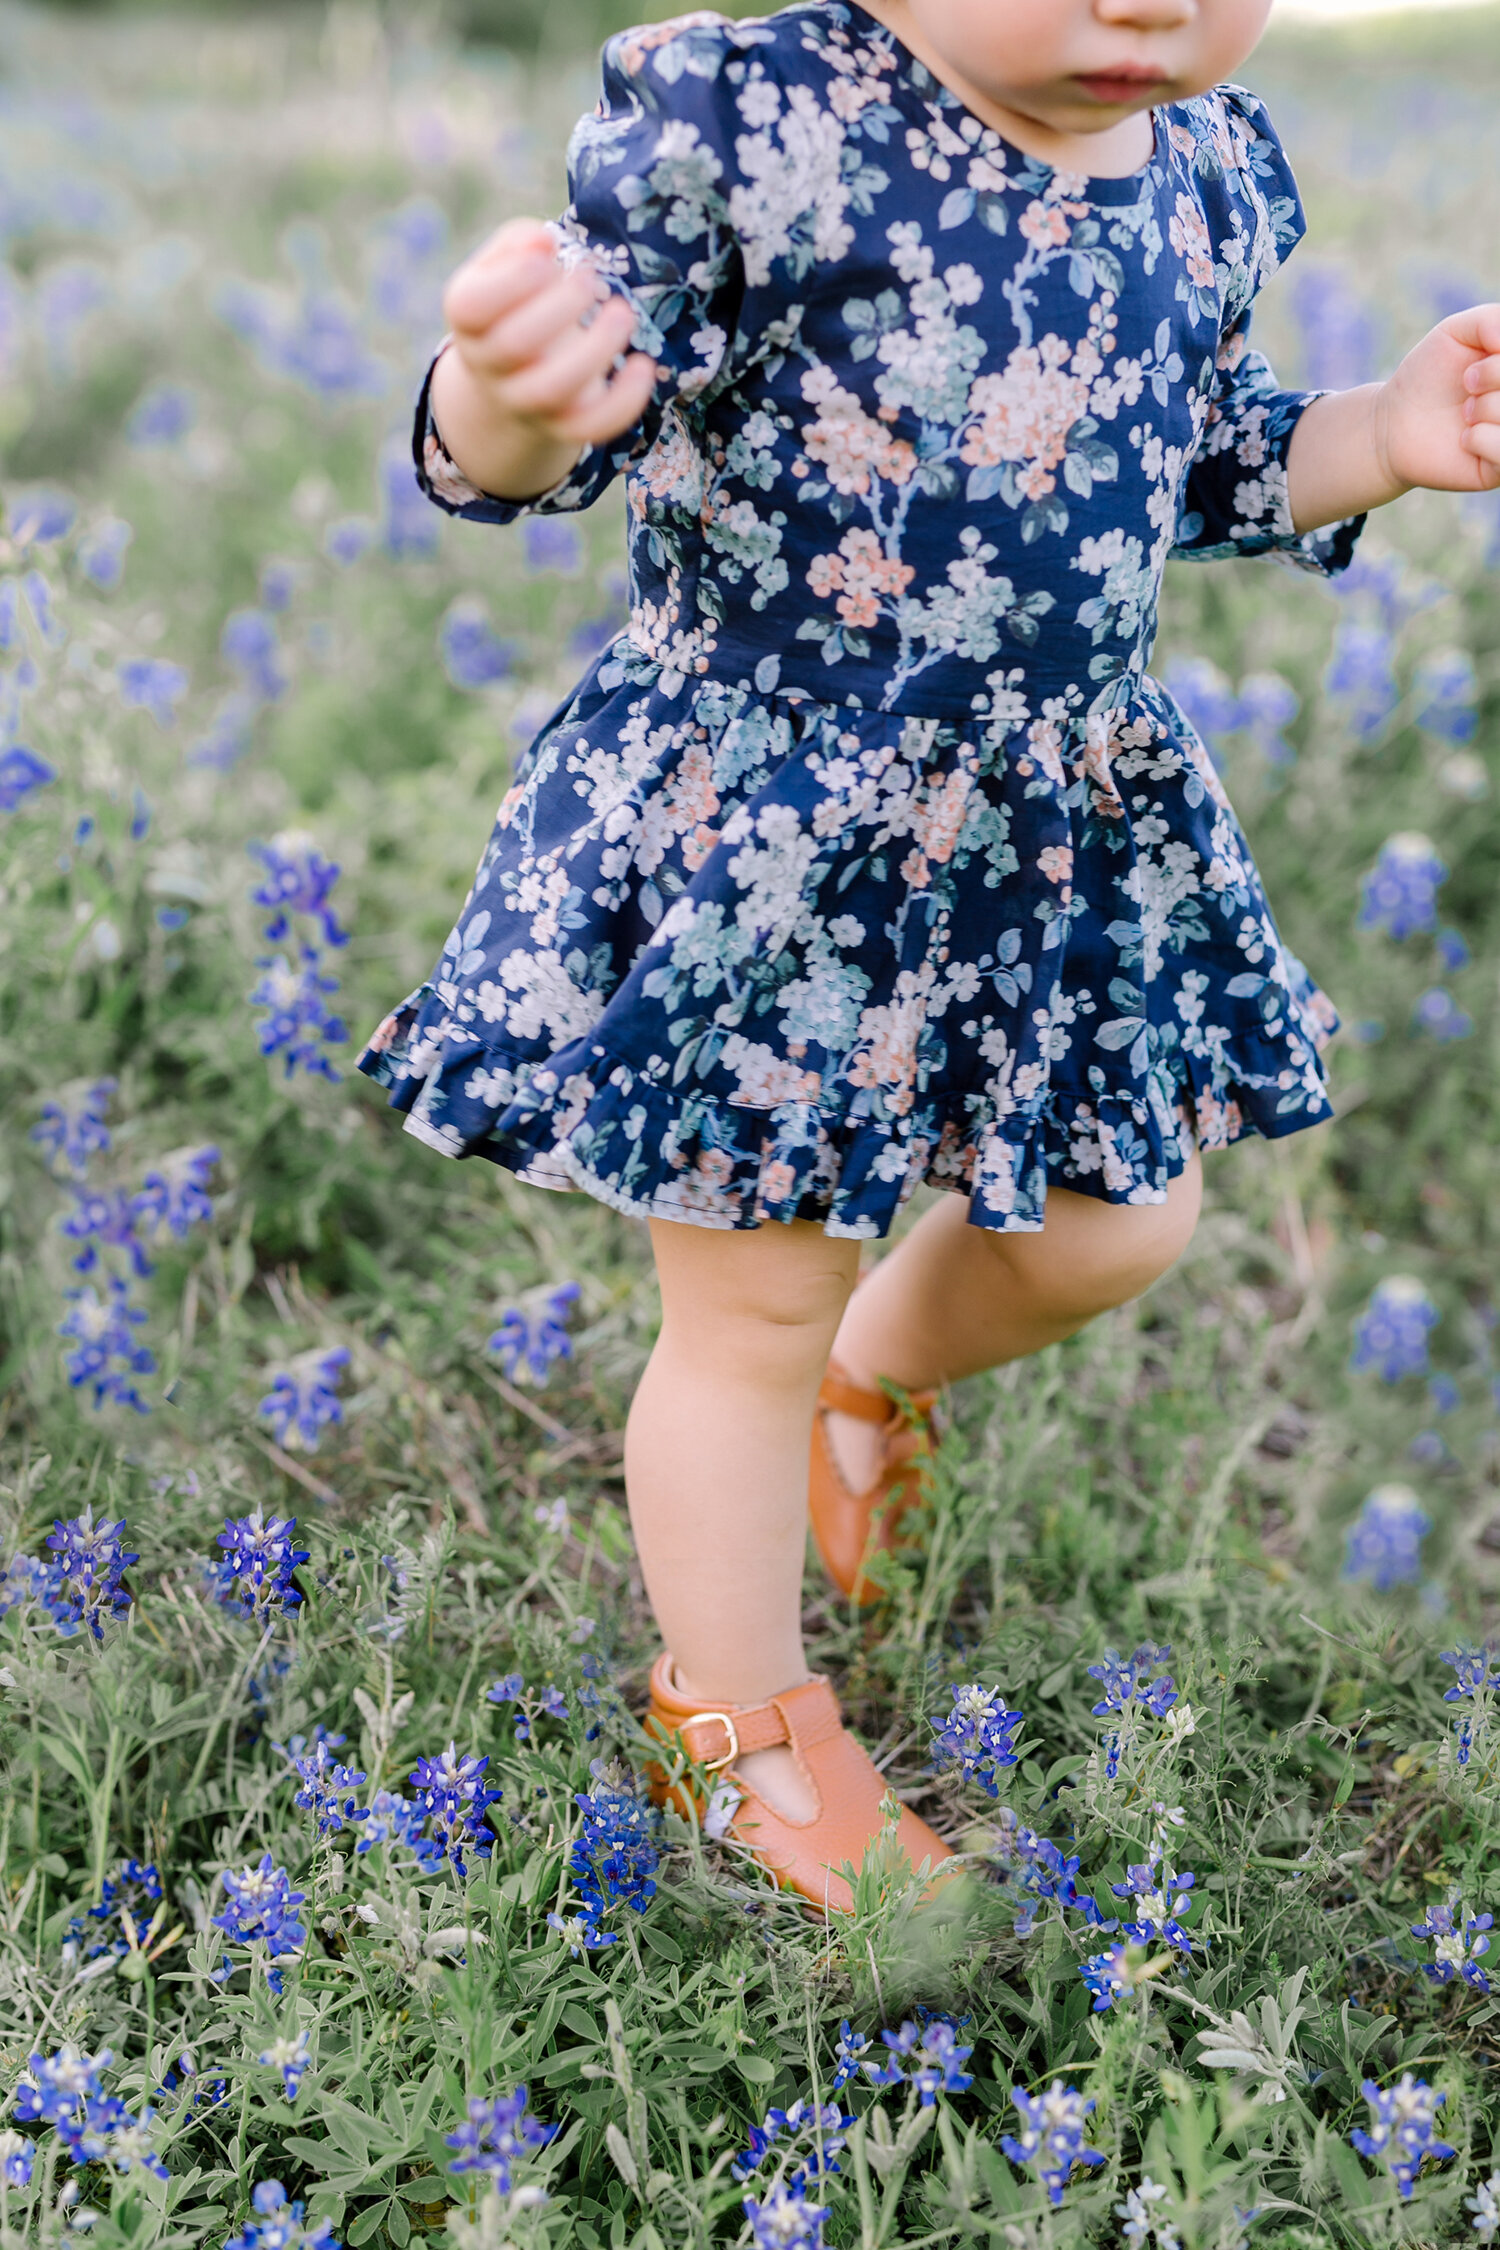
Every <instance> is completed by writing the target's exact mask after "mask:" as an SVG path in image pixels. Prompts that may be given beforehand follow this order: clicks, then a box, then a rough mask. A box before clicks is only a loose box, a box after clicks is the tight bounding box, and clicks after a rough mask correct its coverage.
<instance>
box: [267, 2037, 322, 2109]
mask: <svg viewBox="0 0 1500 2250" xmlns="http://www.w3.org/2000/svg"><path fill="white" fill-rule="evenodd" d="M257 2059H258V2060H259V2061H260V2062H261V2063H262V2064H264V2065H265V2067H266V2068H267V2069H268V2070H279V2071H280V2072H281V2090H282V2092H283V2093H284V2094H285V2096H286V2098H287V2100H288V2101H289V2102H294V2101H295V2100H296V2099H297V2096H298V2095H299V2094H300V2093H301V2091H302V2081H303V2079H304V2078H305V2077H306V2076H307V2073H308V2071H309V2070H310V2069H311V2068H312V2054H311V2051H310V2049H309V2047H308V2044H307V2033H306V2032H305V2031H299V2032H297V2033H296V2035H295V2036H294V2037H288V2038H285V2039H273V2040H272V2042H271V2044H270V2046H269V2047H267V2048H266V2049H265V2050H264V2051H263V2052H262V2054H261V2055H260V2056H259V2057H258V2058H257Z"/></svg>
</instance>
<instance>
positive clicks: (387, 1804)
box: [354, 1789, 424, 1852]
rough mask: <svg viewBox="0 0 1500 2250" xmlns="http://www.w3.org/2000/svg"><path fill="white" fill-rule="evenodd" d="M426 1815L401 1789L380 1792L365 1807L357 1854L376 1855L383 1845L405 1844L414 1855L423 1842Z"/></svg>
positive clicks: (377, 1791) (380, 1790)
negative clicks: (367, 1853) (423, 1826)
mask: <svg viewBox="0 0 1500 2250" xmlns="http://www.w3.org/2000/svg"><path fill="white" fill-rule="evenodd" d="M423 1818H424V1814H423V1810H422V1807H421V1806H420V1805H414V1804H413V1803H412V1802H411V1799H410V1798H409V1797H404V1796H403V1795H402V1793H401V1791H400V1790H399V1789H377V1790H376V1792H375V1794H374V1796H373V1797H372V1798H371V1799H370V1802H369V1804H368V1805H367V1806H366V1807H365V1812H364V1819H363V1822H362V1824H361V1834H360V1839H359V1842H358V1843H357V1844H356V1845H355V1847H354V1848H355V1850H356V1851H357V1852H370V1851H374V1849H375V1848H376V1846H377V1845H380V1844H404V1845H405V1846H406V1847H407V1849H408V1850H410V1851H415V1850H416V1848H417V1846H418V1845H419V1843H420V1842H421V1840H422V1822H423Z"/></svg>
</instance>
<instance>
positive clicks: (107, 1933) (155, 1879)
mask: <svg viewBox="0 0 1500 2250" xmlns="http://www.w3.org/2000/svg"><path fill="white" fill-rule="evenodd" d="M161 1900H162V1887H161V1875H160V1873H159V1872H158V1870H157V1868H156V1867H155V1866H154V1865H153V1863H152V1862H151V1861H150V1860H139V1859H122V1860H121V1861H120V1863H119V1865H118V1866H117V1867H116V1868H115V1870H114V1872H113V1874H111V1875H106V1877H105V1878H104V1881H103V1883H102V1885H101V1886H100V1893H99V1903H98V1905H97V1906H91V1907H90V1908H89V1909H88V1911H87V1912H86V1913H84V1914H75V1915H74V1917H73V1919H72V1921H71V1922H69V1924H68V1927H67V1931H66V1934H65V1936H64V1939H63V1952H64V1956H65V1957H67V1958H71V1959H74V1960H77V1961H80V1962H88V1961H98V1960H101V1959H102V1958H103V1957H104V1955H105V1954H109V1955H111V1956H112V1957H113V1958H114V1959H115V1960H117V1961H121V1960H123V1959H124V1958H125V1955H126V1954H127V1953H128V1952H129V1951H130V1948H131V1938H130V1931H131V1930H133V1931H134V1932H135V1938H136V1942H137V1943H139V1940H140V1937H141V1933H142V1932H143V1931H144V1930H147V1929H149V1928H150V1926H151V1921H152V1917H153V1915H154V1913H155V1911H156V1909H157V1907H158V1906H159V1905H160V1904H161ZM127 1917H128V1922H129V1926H128V1928H127ZM91 1923H92V1924H93V1927H92V1928H90V1926H89V1925H90V1924H91Z"/></svg>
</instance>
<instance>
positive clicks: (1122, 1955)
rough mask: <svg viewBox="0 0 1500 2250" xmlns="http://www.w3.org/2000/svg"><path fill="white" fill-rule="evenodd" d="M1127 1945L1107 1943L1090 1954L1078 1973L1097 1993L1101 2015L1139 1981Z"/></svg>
mask: <svg viewBox="0 0 1500 2250" xmlns="http://www.w3.org/2000/svg"><path fill="white" fill-rule="evenodd" d="M1130 1956H1131V1949H1130V1947H1129V1946H1128V1945H1111V1946H1107V1947H1106V1948H1105V1950H1104V1951H1103V1952H1102V1953H1093V1954H1090V1956H1089V1958H1088V1959H1087V1960H1086V1961H1085V1962H1084V1963H1083V1964H1082V1966H1081V1967H1080V1969H1079V1971H1078V1974H1079V1975H1080V1976H1081V1977H1082V1979H1083V1981H1084V1983H1085V1984H1086V1985H1087V1986H1088V1988H1089V1990H1090V1992H1092V1994H1093V1995H1094V2014H1095V2015H1096V2016H1102V2015H1103V2014H1104V2013H1105V2011H1106V2010H1107V2009H1109V2008H1112V2007H1113V2006H1114V2004H1115V2002H1116V2001H1117V2000H1123V1999H1124V1997H1125V1995H1126V1993H1127V1992H1133V1991H1134V1990H1135V1988H1136V1984H1137V1982H1138V1981H1139V1980H1138V1978H1137V1976H1136V1972H1135V1967H1134V1965H1133V1964H1132V1961H1131V1957H1130Z"/></svg>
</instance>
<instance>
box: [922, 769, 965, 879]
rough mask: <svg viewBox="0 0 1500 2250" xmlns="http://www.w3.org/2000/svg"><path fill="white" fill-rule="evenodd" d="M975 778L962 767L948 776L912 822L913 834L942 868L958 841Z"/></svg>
mask: <svg viewBox="0 0 1500 2250" xmlns="http://www.w3.org/2000/svg"><path fill="white" fill-rule="evenodd" d="M973 780H974V777H973V775H972V774H970V773H965V772H964V771H963V769H962V768H961V767H960V769H959V770H958V771H957V772H956V773H950V774H949V775H947V776H946V778H945V779H944V780H943V781H941V782H939V783H938V784H937V786H936V787H935V788H934V789H932V790H931V791H930V792H929V794H928V798H927V802H926V804H925V805H924V806H923V807H922V809H921V811H920V812H919V813H918V815H917V818H916V821H915V822H914V824H913V833H914V835H915V837H916V841H917V843H918V845H919V846H920V848H921V850H922V851H923V852H924V853H925V854H926V856H927V858H928V859H935V860H936V861H937V863H938V865H939V866H940V867H941V866H943V865H944V864H945V863H946V862H947V861H948V860H950V859H951V858H952V857H953V848H954V846H955V845H956V844H957V842H958V838H959V831H960V830H961V829H962V827H963V824H964V814H965V813H966V811H967V810H968V805H969V791H970V789H971V788H972V786H973ZM924 880H925V878H924Z"/></svg>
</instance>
